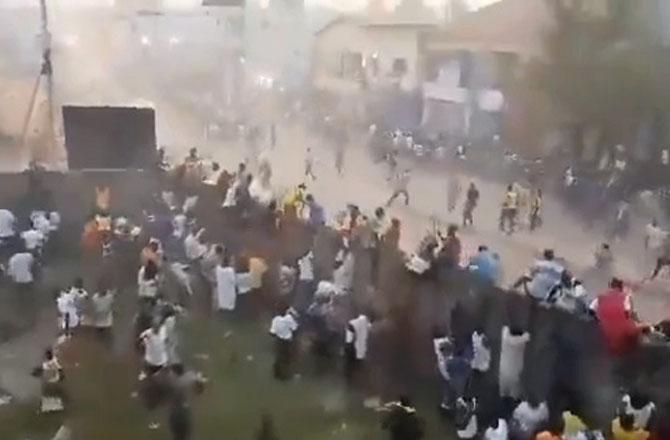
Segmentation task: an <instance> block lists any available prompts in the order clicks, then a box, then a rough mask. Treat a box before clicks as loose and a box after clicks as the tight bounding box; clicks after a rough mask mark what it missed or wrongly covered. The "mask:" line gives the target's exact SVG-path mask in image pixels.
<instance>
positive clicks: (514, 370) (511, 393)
mask: <svg viewBox="0 0 670 440" xmlns="http://www.w3.org/2000/svg"><path fill="white" fill-rule="evenodd" d="M528 341H530V335H529V334H528V333H527V332H522V331H520V330H518V329H513V330H511V331H510V328H509V327H507V326H505V327H503V329H502V341H501V346H500V372H499V378H498V380H499V390H500V397H512V398H515V399H518V398H519V397H520V396H521V373H522V372H523V367H524V354H525V351H526V344H527V343H528Z"/></svg>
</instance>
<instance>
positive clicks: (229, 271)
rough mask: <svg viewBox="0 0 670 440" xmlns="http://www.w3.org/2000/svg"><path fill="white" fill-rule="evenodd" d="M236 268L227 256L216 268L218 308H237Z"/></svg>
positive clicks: (216, 302)
mask: <svg viewBox="0 0 670 440" xmlns="http://www.w3.org/2000/svg"><path fill="white" fill-rule="evenodd" d="M236 285H237V283H236V276H235V269H234V268H233V267H232V264H230V262H229V261H228V259H227V258H224V261H223V263H222V264H220V265H219V266H217V268H216V300H215V305H216V308H217V310H235V303H236V301H237V288H236Z"/></svg>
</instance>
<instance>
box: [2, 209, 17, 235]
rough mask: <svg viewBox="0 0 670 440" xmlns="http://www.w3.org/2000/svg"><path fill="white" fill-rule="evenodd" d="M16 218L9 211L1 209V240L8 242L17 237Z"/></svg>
mask: <svg viewBox="0 0 670 440" xmlns="http://www.w3.org/2000/svg"><path fill="white" fill-rule="evenodd" d="M15 224H16V217H14V214H12V211H10V210H8V209H0V240H6V239H8V238H11V237H13V236H14V235H15V233H16V232H15V230H14V225H15Z"/></svg>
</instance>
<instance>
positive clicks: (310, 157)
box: [305, 148, 316, 180]
mask: <svg viewBox="0 0 670 440" xmlns="http://www.w3.org/2000/svg"><path fill="white" fill-rule="evenodd" d="M315 161H316V159H315V158H314V153H312V149H311V148H307V150H305V177H309V178H311V179H312V180H316V175H315V174H314V162H315Z"/></svg>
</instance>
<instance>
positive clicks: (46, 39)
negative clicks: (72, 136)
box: [21, 0, 56, 163]
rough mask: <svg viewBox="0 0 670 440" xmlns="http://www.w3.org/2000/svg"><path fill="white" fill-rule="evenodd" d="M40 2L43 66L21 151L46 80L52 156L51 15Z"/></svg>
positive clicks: (24, 125)
mask: <svg viewBox="0 0 670 440" xmlns="http://www.w3.org/2000/svg"><path fill="white" fill-rule="evenodd" d="M39 1H40V21H41V33H40V38H41V41H42V66H41V68H40V72H39V73H38V75H37V78H36V79H35V85H34V86H33V91H32V94H31V96H30V104H29V105H28V112H27V113H26V116H25V119H24V121H23V130H22V132H21V149H22V150H25V148H26V142H27V138H28V129H29V128H30V120H31V119H32V115H33V113H34V112H35V104H36V103H37V94H38V92H39V89H40V85H41V84H42V81H43V80H44V81H45V82H46V89H47V122H48V127H47V130H48V132H47V135H48V136H47V137H48V140H47V142H49V145H48V149H47V151H48V153H49V155H48V156H51V155H52V153H53V150H54V145H55V141H56V136H55V132H54V111H53V67H52V64H51V33H50V32H49V15H48V11H47V4H46V0H39ZM33 162H35V152H34V151H33V152H32V154H31V163H33Z"/></svg>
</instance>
